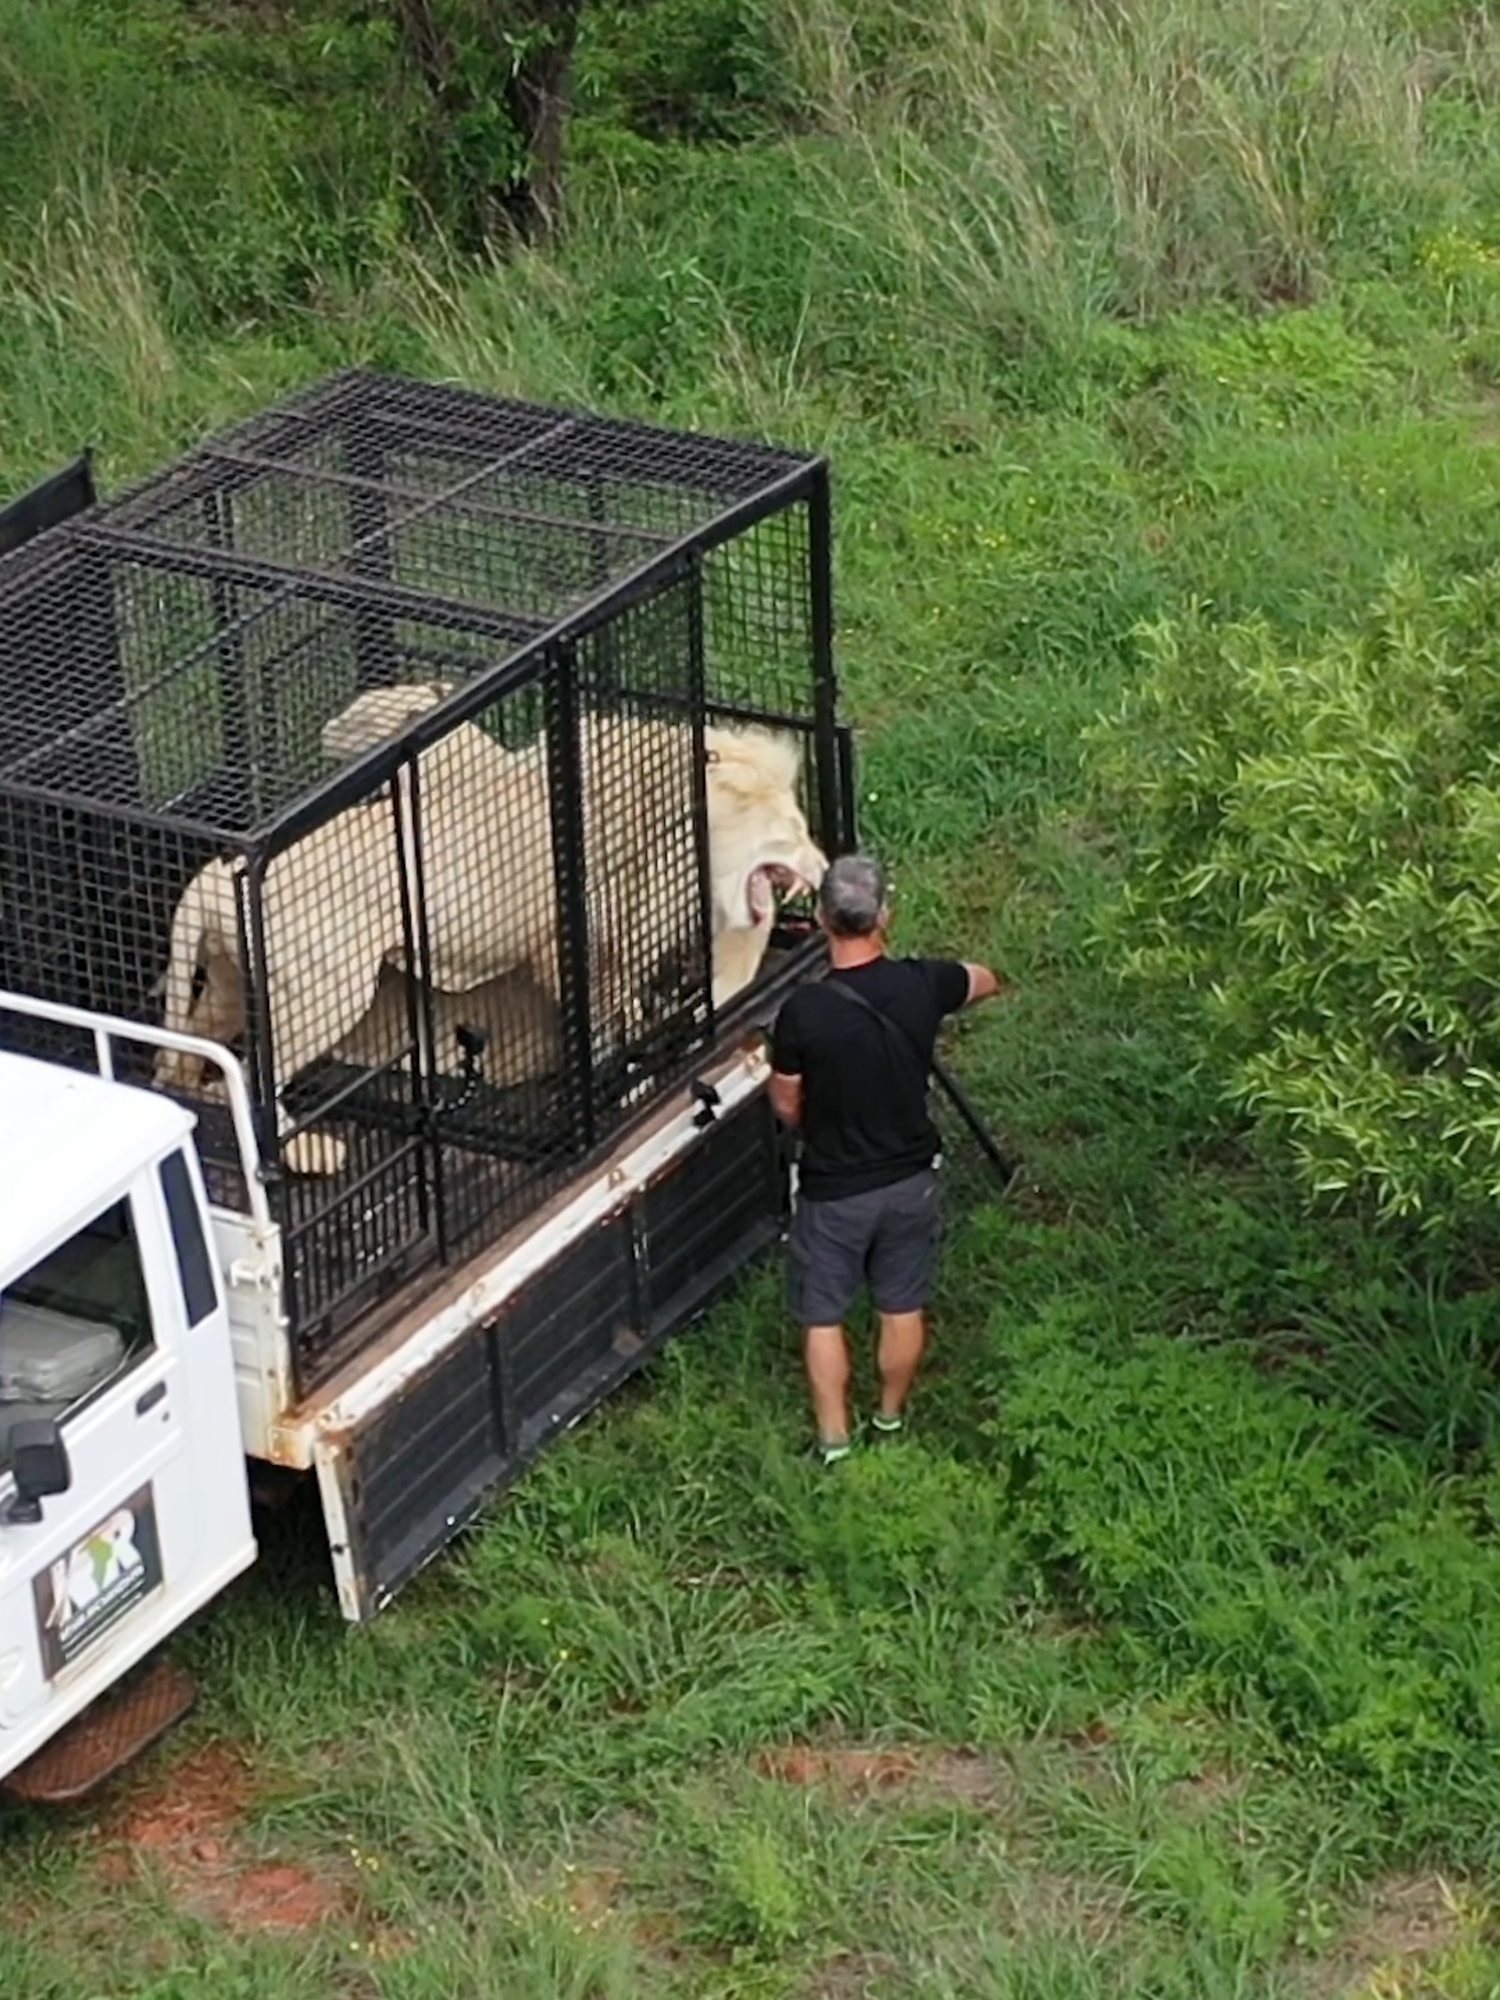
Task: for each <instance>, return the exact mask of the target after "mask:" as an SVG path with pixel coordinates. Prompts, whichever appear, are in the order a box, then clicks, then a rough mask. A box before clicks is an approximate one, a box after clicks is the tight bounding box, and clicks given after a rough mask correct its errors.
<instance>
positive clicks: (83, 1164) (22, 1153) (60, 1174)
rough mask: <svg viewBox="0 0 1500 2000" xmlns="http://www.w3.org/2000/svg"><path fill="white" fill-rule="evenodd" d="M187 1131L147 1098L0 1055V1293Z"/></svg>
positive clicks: (181, 1115) (161, 1103) (163, 1102)
mask: <svg viewBox="0 0 1500 2000" xmlns="http://www.w3.org/2000/svg"><path fill="white" fill-rule="evenodd" d="M196 1123H197V1120H196V1119H195V1118H194V1117H193V1114H192V1112H190V1111H188V1110H185V1109H184V1107H183V1106H182V1105H180V1104H177V1103H174V1102H173V1100H172V1099H171V1098H170V1097H163V1096H159V1095H158V1094H157V1093H156V1092H155V1091H151V1090H141V1089H137V1088H136V1087H135V1086H134V1085H131V1084H123V1083H114V1082H110V1081H108V1080H106V1079H105V1078H104V1077H101V1076H93V1075H90V1074H89V1073H88V1072H86V1071H84V1070H76V1069H69V1068H68V1067H67V1066H66V1065H64V1064H62V1063H50V1062H39V1061H37V1060H36V1059H35V1058H34V1057H31V1056H18V1055H11V1054H9V1053H7V1052H6V1051H4V1050H0V1291H3V1290H4V1289H5V1287H6V1286H7V1285H10V1284H13V1283H14V1282H15V1280H16V1279H17V1278H19V1277H20V1276H21V1275H22V1274H23V1273H24V1272H26V1271H29V1270H30V1269H31V1267H32V1265H33V1264H35V1263H37V1262H38V1261H39V1259H41V1258H42V1257H45V1256H46V1255H47V1254H48V1252H49V1251H51V1250H54V1249H55V1248H56V1247H57V1245H58V1244H59V1243H62V1242H64V1241H65V1240H66V1239H67V1238H68V1237H69V1236H71V1235H72V1234H73V1233H74V1231H75V1230H77V1229H80V1228H82V1227H83V1225H84V1224H85V1223H87V1222H88V1221H90V1220H91V1219H92V1218H93V1217H94V1216H95V1215H97V1214H99V1213H100V1211H101V1210H102V1209H105V1208H107V1207H108V1206H109V1204H110V1203H111V1202H112V1201H116V1200H118V1199H119V1197H120V1195H121V1194H122V1193H123V1192H124V1190H125V1186H126V1183H127V1182H128V1181H129V1180H130V1178H131V1176H132V1175H133V1174H135V1173H137V1172H138V1171H139V1170H140V1168H141V1167H143V1166H146V1165H149V1164H150V1162H151V1161H153V1160H156V1159H160V1158H161V1157H162V1155H163V1154H164V1153H167V1152H170V1151H171V1149H172V1148H173V1147H174V1146H178V1145H181V1143H182V1141H183V1140H184V1139H185V1138H186V1137H187V1136H188V1134H189V1133H190V1132H191V1131H192V1129H193V1127H194V1125H195V1124H196Z"/></svg>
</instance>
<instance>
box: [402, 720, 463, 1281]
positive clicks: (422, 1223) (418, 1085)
mask: <svg viewBox="0 0 1500 2000" xmlns="http://www.w3.org/2000/svg"><path fill="white" fill-rule="evenodd" d="M403 771H404V772H405V774H406V779H407V782H406V786H405V788H404V790H403V786H402V774H403ZM391 820H392V826H393V830H394V832H395V836H396V852H397V855H398V857H399V860H400V865H399V866H398V868H397V870H396V879H397V882H398V884H399V894H400V898H401V928H402V931H403V933H404V935H405V941H406V951H405V957H406V1025H407V1033H408V1034H409V1035H410V1036H411V1064H412V1075H411V1100H412V1103H413V1105H414V1106H415V1107H417V1113H418V1121H419V1123H418V1129H419V1131H420V1133H421V1138H422V1147H421V1150H422V1155H423V1158H424V1161H425V1171H424V1173H423V1178H422V1183H421V1185H420V1186H419V1187H418V1189H417V1221H418V1226H419V1227H420V1228H421V1229H422V1230H423V1231H424V1232H425V1231H426V1230H428V1229H431V1230H432V1232H433V1235H434V1238H435V1240H436V1243H437V1253H438V1257H439V1259H440V1260H441V1261H442V1262H443V1263H446V1262H447V1261H448V1253H449V1250H450V1248H451V1243H450V1239H449V1234H448V1216H447V1202H446V1200H445V1189H444V1186H443V1146H442V1135H441V1133H440V1132H439V1130H438V1121H437V1110H436V1105H435V1103H434V1101H433V1100H434V1098H435V1096H436V1094H437V1091H438V1073H437V1041H436V1037H435V1035H434V1033H433V1025H432V1006H431V998H432V936H431V930H430V927H429V925H428V921H427V892H426V871H425V869H424V866H423V856H422V786H421V772H420V768H419V760H418V758H417V756H416V754H415V752H413V753H412V754H410V755H409V756H408V757H407V758H406V759H405V760H404V763H403V764H400V765H398V766H397V767H396V769H395V771H394V772H393V773H392V774H391ZM408 857H409V860H410V866H409V867H408V865H407V863H408Z"/></svg>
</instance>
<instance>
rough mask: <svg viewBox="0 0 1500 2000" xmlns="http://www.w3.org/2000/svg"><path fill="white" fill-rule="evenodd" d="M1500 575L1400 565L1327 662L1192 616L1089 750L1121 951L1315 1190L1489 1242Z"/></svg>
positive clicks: (1327, 651)
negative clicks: (1112, 826)
mask: <svg viewBox="0 0 1500 2000" xmlns="http://www.w3.org/2000/svg"><path fill="white" fill-rule="evenodd" d="M1497 614H1500V569H1493V570H1489V571H1487V572H1485V573H1484V574H1482V575H1480V576H1478V577H1475V578H1472V579H1470V580H1467V581H1463V582H1460V583H1458V584H1456V585H1454V586H1452V587H1451V588H1447V589H1443V590H1438V589H1435V588H1433V587H1431V586H1430V585H1428V584H1426V583H1425V582H1424V581H1423V579H1422V578H1421V577H1420V576H1419V575H1418V574H1417V573H1416V572H1414V571H1412V570H1410V569H1404V568H1403V569H1398V570H1396V571H1394V572H1393V573H1392V574H1391V576H1390V577H1389V579H1388V582H1387V586H1386V588H1385V590H1384V592H1383V594H1382V595H1381V597H1380V598H1379V599H1378V600H1377V602H1376V603H1375V604H1374V606H1373V607H1372V609H1371V610H1370V612H1369V614H1368V616H1367V617H1366V618H1365V619H1364V621H1363V622H1362V623H1361V624H1360V625H1358V626H1356V627H1355V628H1354V629H1352V630H1348V631H1344V632H1337V633H1334V634H1331V635H1329V636H1327V637H1326V638H1324V639H1323V640H1322V641H1321V642H1320V643H1317V644H1307V645H1294V644H1289V643H1287V642H1284V641H1282V640H1280V639H1278V637H1277V636H1276V635H1275V634H1274V633H1273V631H1272V630H1271V628H1270V627H1269V625H1268V624H1266V623H1265V622H1264V621H1260V620H1255V621H1250V622H1246V623H1243V624H1237V625H1233V626H1228V627H1222V626H1218V625H1216V624H1215V623H1214V621H1213V620H1212V618H1211V617H1210V616H1209V615H1208V613H1207V612H1206V611H1205V610H1203V609H1198V610H1195V611H1193V612H1191V613H1189V614H1188V615H1186V616H1185V617H1183V618H1181V619H1178V620H1176V621H1174V622H1167V623H1163V624H1159V625H1157V626H1155V627H1154V628H1152V629H1151V630H1149V631H1148V632H1147V633H1146V634H1145V635H1144V641H1143V643H1144V647H1145V652H1146V658H1147V662H1148V670H1147V672H1146V675H1145V677H1144V680H1143V682H1142V684H1141V686H1140V688H1139V689H1138V690H1137V691H1136V692H1134V693H1133V694H1132V695H1131V696H1130V697H1128V698H1127V701H1126V703H1125V704H1124V706H1123V708H1122V709H1121V710H1120V712H1119V713H1118V714H1117V715H1116V716H1115V717H1114V718H1113V719H1112V721H1111V722H1110V723H1108V724H1106V725H1105V726H1104V727H1103V728H1102V730H1101V731H1100V741H1101V743H1102V747H1103V757H1102V767H1103V770H1104V773H1105V778H1106V783H1107V785H1108V786H1109V787H1110V789H1111V790H1112V792H1113V794H1114V797H1115V800H1116V802H1117V804H1118V805H1119V807H1120V808H1121V809H1122V810H1123V812H1124V813H1125V815H1126V816H1127V817H1128V818H1129V819H1130V820H1131V821H1132V822H1133V826H1134V834H1135V865H1134V867H1133V869H1132V871H1131V874H1130V878H1129V882H1128V885H1127V887H1126V889H1125V892H1124V896H1123V902H1122V906H1121V913H1120V914H1121V919H1122V920H1121V922H1120V924H1119V925H1118V928H1117V935H1118V936H1119V937H1120V938H1121V939H1122V940H1123V942H1124V944H1125V946H1126V952H1125V963H1126V965H1127V968H1128V969H1129V970H1130V971H1131V972H1133V973H1135V974H1137V975H1144V976H1147V977H1150V978H1153V979H1157V980H1162V981H1165V982H1167V983H1168V984H1172V985H1185V986H1187V987H1188V988H1190V989H1191V990H1192V991H1193V992H1195V993H1196V994H1197V995H1198V996H1199V997H1200V1000H1201V1012H1200V1017H1199V1018H1200V1022H1201V1032H1200V1036H1199V1048H1198V1051H1197V1053H1198V1055H1199V1057H1200V1058H1201V1059H1204V1060H1206V1061H1207V1062H1208V1064H1209V1065H1210V1066H1211V1068H1212V1069H1213V1071H1214V1073H1215V1074H1216V1075H1217V1076H1218V1077H1219V1078H1220V1079H1221V1081H1222V1084H1223V1088H1224V1090H1225V1092H1226V1093H1227V1095H1228V1097H1229V1099H1230V1100H1231V1101H1232V1102H1233V1103H1234V1104H1236V1105H1237V1106H1239V1107H1240V1108H1242V1109H1243V1110H1245V1111H1246V1112H1248V1113H1250V1114H1251V1115H1252V1116H1253V1118H1254V1119H1255V1120H1256V1121H1257V1122H1258V1124H1259V1126H1260V1127H1261V1129H1262V1130H1263V1131H1264V1132H1265V1133H1267V1134H1268V1135H1270V1136H1271V1137H1273V1138H1274V1139H1275V1140H1277V1141H1279V1142H1281V1143H1283V1144H1285V1146H1286V1147H1287V1148H1288V1149H1289V1150H1290V1152H1291V1155H1292V1158H1293V1159H1294V1161H1295V1162H1296V1165H1297V1167H1298V1169H1299V1170H1300V1172H1301V1173H1302V1175H1303V1176H1304V1177H1305V1179H1306V1181H1307V1183H1308V1184H1309V1185H1310V1186H1311V1187H1312V1188H1314V1189H1315V1190H1317V1191H1318V1192H1319V1193H1321V1194H1325V1195H1331V1196H1344V1195H1348V1194H1351V1193H1354V1192H1363V1193H1368V1194H1370V1195H1373V1197H1374V1198H1375V1200H1376V1201H1377V1202H1378V1204H1379V1207H1380V1209H1381V1210H1382V1211H1383V1212H1384V1213H1385V1214H1387V1215H1388V1216H1416V1217H1420V1218H1421V1219H1422V1220H1423V1221H1424V1222H1425V1223H1426V1224H1427V1225H1428V1226H1429V1227H1430V1228H1432V1229H1434V1230H1437V1229H1458V1228H1461V1227H1465V1226H1470V1227H1472V1226H1476V1225H1478V1224H1479V1223H1481V1222H1482V1221H1483V1220H1484V1219H1485V1218H1486V1216H1487V1214H1488V1212H1489V1211H1490V1210H1492V1208H1493V1206H1494V1203H1495V1199H1496V1196H1497V1194H1500V1001H1497V989H1496V986H1495V982H1494V967H1495V964H1496V958H1497V951H1500V874H1497V872H1496V865H1495V856H1496V853H1497V843H1500V798H1497V793H1496V791H1495V770H1496V760H1497V757H1500V618H1497Z"/></svg>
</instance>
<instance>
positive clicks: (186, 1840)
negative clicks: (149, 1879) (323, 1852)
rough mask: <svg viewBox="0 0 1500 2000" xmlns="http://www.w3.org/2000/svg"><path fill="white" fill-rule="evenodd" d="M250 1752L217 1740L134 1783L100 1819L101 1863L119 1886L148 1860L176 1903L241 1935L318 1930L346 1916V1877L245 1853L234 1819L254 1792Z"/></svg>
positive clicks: (104, 1873)
mask: <svg viewBox="0 0 1500 2000" xmlns="http://www.w3.org/2000/svg"><path fill="white" fill-rule="evenodd" d="M256 1789H257V1786H256V1778H255V1774H254V1772H253V1771H252V1769H251V1767H250V1764H249V1762H248V1760H247V1759H246V1758H244V1757H242V1756H241V1755H239V1754H238V1753H237V1752H235V1751H233V1750H231V1749H229V1748H227V1747H226V1746H224V1745H222V1744H208V1745H206V1746H205V1747H204V1748H203V1749H201V1750H196V1751H193V1752H191V1753H190V1754H189V1755H188V1756H186V1757H184V1758H182V1759H180V1760H179V1761H178V1762H177V1763H175V1764H173V1765H171V1766H170V1767H169V1768H168V1769H166V1770H164V1771H162V1772H161V1773H160V1774H159V1775H153V1777H152V1779H151V1780H150V1782H149V1784H142V1783H137V1784H134V1785H132V1786H131V1788H130V1789H129V1790H128V1791H127V1792H126V1793H125V1794H124V1796H123V1797H122V1798H121V1800H120V1802H119V1804H118V1806H117V1807H116V1808H115V1810H114V1811H113V1812H111V1813H110V1814H108V1815H107V1816H106V1818H105V1820H104V1822H103V1824H102V1825H101V1826H100V1829H99V1831H100V1834H101V1836H102V1838H103V1841H104V1846H103V1849H102V1852H101V1853H100V1856H99V1862H98V1869H99V1874H100V1876H101V1877H102V1878H103V1880H104V1881H105V1882H107V1883H110V1884H112V1885H115V1886H124V1885H125V1884H126V1883H128V1882H130V1881H131V1880H133V1879H134V1878H135V1876H136V1875H137V1874H138V1873H139V1872H140V1870H141V1869H142V1868H143V1867H145V1868H147V1869H149V1870H151V1871H152V1872H153V1873H155V1874H156V1875H157V1876H158V1878H159V1879H160V1880H161V1882H162V1884H163V1886H164V1888H165V1890H166V1892H167V1894H168V1895H169V1896H170V1897H171V1899H172V1901H173V1902H174V1903H175V1904H176V1905H177V1907H178V1908H179V1909H181V1910H184V1911H186V1912H187V1913H188V1914H189V1915H191V1916H195V1917H200V1918H202V1919H204V1920H205V1921H207V1922H211V1923H217V1924H222V1925H223V1926H224V1927H225V1929H227V1930H232V1931H238V1932H241V1933H244V1932H252V1931H267V1930H279V1931H302V1930H314V1929H316V1928H318V1926H320V1925H322V1924H325V1923H327V1922H329V1921H330V1920H331V1919H333V1918H334V1917H342V1918H344V1919H345V1920H347V1919H348V1917H349V1915H350V1911H351V1904H352V1896H351V1894H350V1890H349V1887H348V1885H347V1884H345V1883H343V1882H340V1881H337V1880H335V1879H333V1878H331V1877H327V1876H319V1875H315V1874H313V1873H312V1872H311V1871H310V1870H308V1869H306V1868H303V1867H300V1866H298V1865H297V1864H296V1863H293V1862H277V1861H264V1860H262V1859H260V1858H259V1857H258V1856H251V1855H250V1854H248V1853H247V1852H246V1851H245V1847H244V1843H243V1842H242V1841H241V1839H240V1837H239V1823H240V1821H241V1820H242V1819H243V1818H244V1815H245V1812H246V1809H247V1807H248V1806H249V1804H250V1802H251V1800H252V1799H253V1797H254V1795H255V1792H256Z"/></svg>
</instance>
